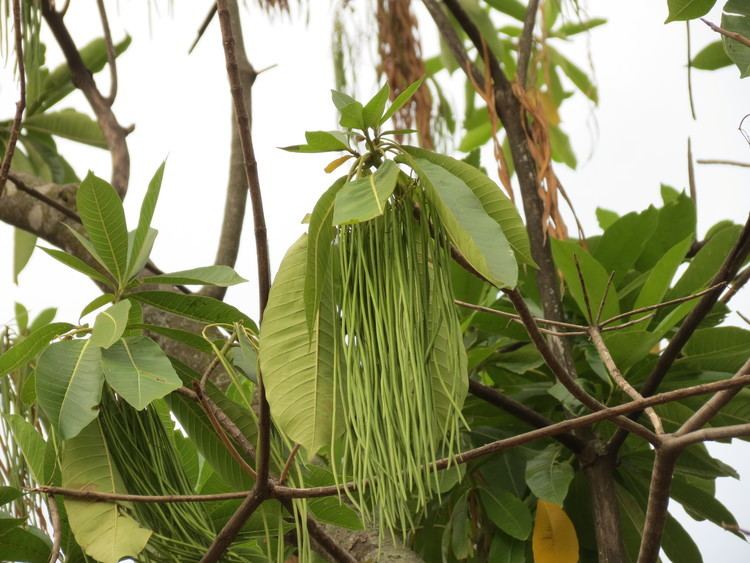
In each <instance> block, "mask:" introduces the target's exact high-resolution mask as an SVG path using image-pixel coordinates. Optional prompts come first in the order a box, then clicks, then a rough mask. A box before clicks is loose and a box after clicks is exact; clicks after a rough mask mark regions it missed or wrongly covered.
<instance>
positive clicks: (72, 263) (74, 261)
mask: <svg viewBox="0 0 750 563" xmlns="http://www.w3.org/2000/svg"><path fill="white" fill-rule="evenodd" d="M39 248H41V249H42V250H43V251H44V252H46V253H47V254H48V255H49V256H51V257H52V258H54V259H55V260H57V261H58V262H61V263H63V264H65V265H66V266H68V267H69V268H73V269H74V270H76V271H77V272H80V273H82V274H83V275H85V276H88V277H90V278H91V279H92V280H95V281H98V282H101V283H102V284H104V285H106V286H108V287H111V285H112V280H111V279H109V278H108V277H107V276H105V275H104V274H102V273H101V272H99V271H98V270H97V269H95V268H93V267H91V266H89V265H88V264H86V262H84V261H83V260H81V259H80V258H77V257H75V256H73V255H72V254H68V253H67V252H63V251H62V250H57V249H55V248H45V247H43V246H40V247H39Z"/></svg>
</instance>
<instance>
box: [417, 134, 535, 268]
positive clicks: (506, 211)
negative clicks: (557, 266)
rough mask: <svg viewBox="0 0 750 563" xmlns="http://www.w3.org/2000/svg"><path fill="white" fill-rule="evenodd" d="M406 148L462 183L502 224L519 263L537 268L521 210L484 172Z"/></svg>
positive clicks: (425, 151) (429, 152) (447, 157)
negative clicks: (519, 212)
mask: <svg viewBox="0 0 750 563" xmlns="http://www.w3.org/2000/svg"><path fill="white" fill-rule="evenodd" d="M405 149H406V151H407V152H408V153H409V154H410V155H412V156H414V157H415V158H420V159H424V160H429V161H430V162H432V163H433V164H436V165H438V166H440V167H441V168H445V169H446V170H447V171H448V172H450V173H451V174H453V175H454V176H457V177H458V178H460V179H461V180H463V182H464V183H465V184H466V185H467V186H468V187H469V189H470V190H471V191H472V192H474V195H475V196H476V197H477V199H479V201H480V202H481V204H482V207H483V208H484V211H485V212H486V213H487V215H489V216H490V217H492V218H493V219H494V220H495V222H496V223H497V224H498V225H500V228H501V229H502V230H503V233H504V234H505V238H507V239H508V242H509V243H510V245H511V247H513V251H514V252H515V254H516V258H517V259H518V261H519V262H523V263H525V264H529V265H531V266H535V264H534V259H533V258H532V257H531V244H530V243H529V236H528V234H527V232H526V227H525V226H524V224H523V221H522V220H521V216H520V215H519V214H518V209H516V206H515V205H514V204H513V202H512V201H510V199H508V197H507V196H506V195H505V193H504V192H503V190H502V189H500V187H499V186H498V185H497V184H496V183H495V182H493V181H492V180H490V178H489V177H488V176H487V175H486V174H484V173H483V172H482V171H481V170H478V169H477V168H476V167H474V166H472V165H471V164H468V163H466V162H464V161H462V160H456V159H455V158H451V157H449V156H445V155H442V154H438V153H434V152H431V151H427V150H424V149H420V148H418V147H405Z"/></svg>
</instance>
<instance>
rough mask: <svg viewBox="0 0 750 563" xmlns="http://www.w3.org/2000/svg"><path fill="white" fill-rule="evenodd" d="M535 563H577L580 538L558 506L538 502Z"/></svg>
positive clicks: (541, 501) (534, 542)
mask: <svg viewBox="0 0 750 563" xmlns="http://www.w3.org/2000/svg"><path fill="white" fill-rule="evenodd" d="M532 548H533V551H534V563H577V562H578V557H579V555H578V536H577V535H576V530H575V528H574V527H573V523H572V522H571V521H570V518H568V515H567V514H565V512H564V511H563V509H562V508H560V507H559V506H558V505H556V504H554V503H551V502H546V501H543V500H538V501H537V503H536V519H535V520H534V535H533V538H532Z"/></svg>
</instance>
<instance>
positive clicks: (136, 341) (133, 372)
mask: <svg viewBox="0 0 750 563" xmlns="http://www.w3.org/2000/svg"><path fill="white" fill-rule="evenodd" d="M102 369H103V370H104V377H105V378H106V380H107V383H109V385H110V386H111V387H112V388H113V389H114V390H115V391H117V394H118V395H120V396H121V397H122V398H123V399H125V400H126V401H127V402H128V403H130V404H131V405H132V406H133V407H134V408H136V409H138V410H143V409H144V408H146V407H147V406H148V405H149V404H150V403H151V402H152V401H155V400H156V399H161V398H162V397H164V396H165V395H168V394H169V393H171V392H172V391H174V390H175V389H177V388H178V387H180V386H181V385H182V382H181V381H180V378H179V376H178V375H177V373H176V372H175V370H174V368H173V367H172V364H171V363H170V361H169V358H167V356H166V355H165V354H164V352H162V350H161V348H160V347H159V345H158V344H157V343H156V342H154V341H153V340H151V339H150V338H147V337H145V336H136V337H132V338H124V339H122V340H120V341H118V342H117V343H115V344H114V345H113V346H111V347H110V348H109V349H107V350H104V351H103V352H102Z"/></svg>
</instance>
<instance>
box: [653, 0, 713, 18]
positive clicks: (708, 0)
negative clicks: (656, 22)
mask: <svg viewBox="0 0 750 563" xmlns="http://www.w3.org/2000/svg"><path fill="white" fill-rule="evenodd" d="M714 4H716V0H667V6H668V7H669V17H668V18H667V21H666V22H664V23H669V22H673V21H686V20H694V19H696V18H699V17H701V16H705V15H706V14H707V13H708V12H710V11H711V8H713V7H714Z"/></svg>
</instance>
